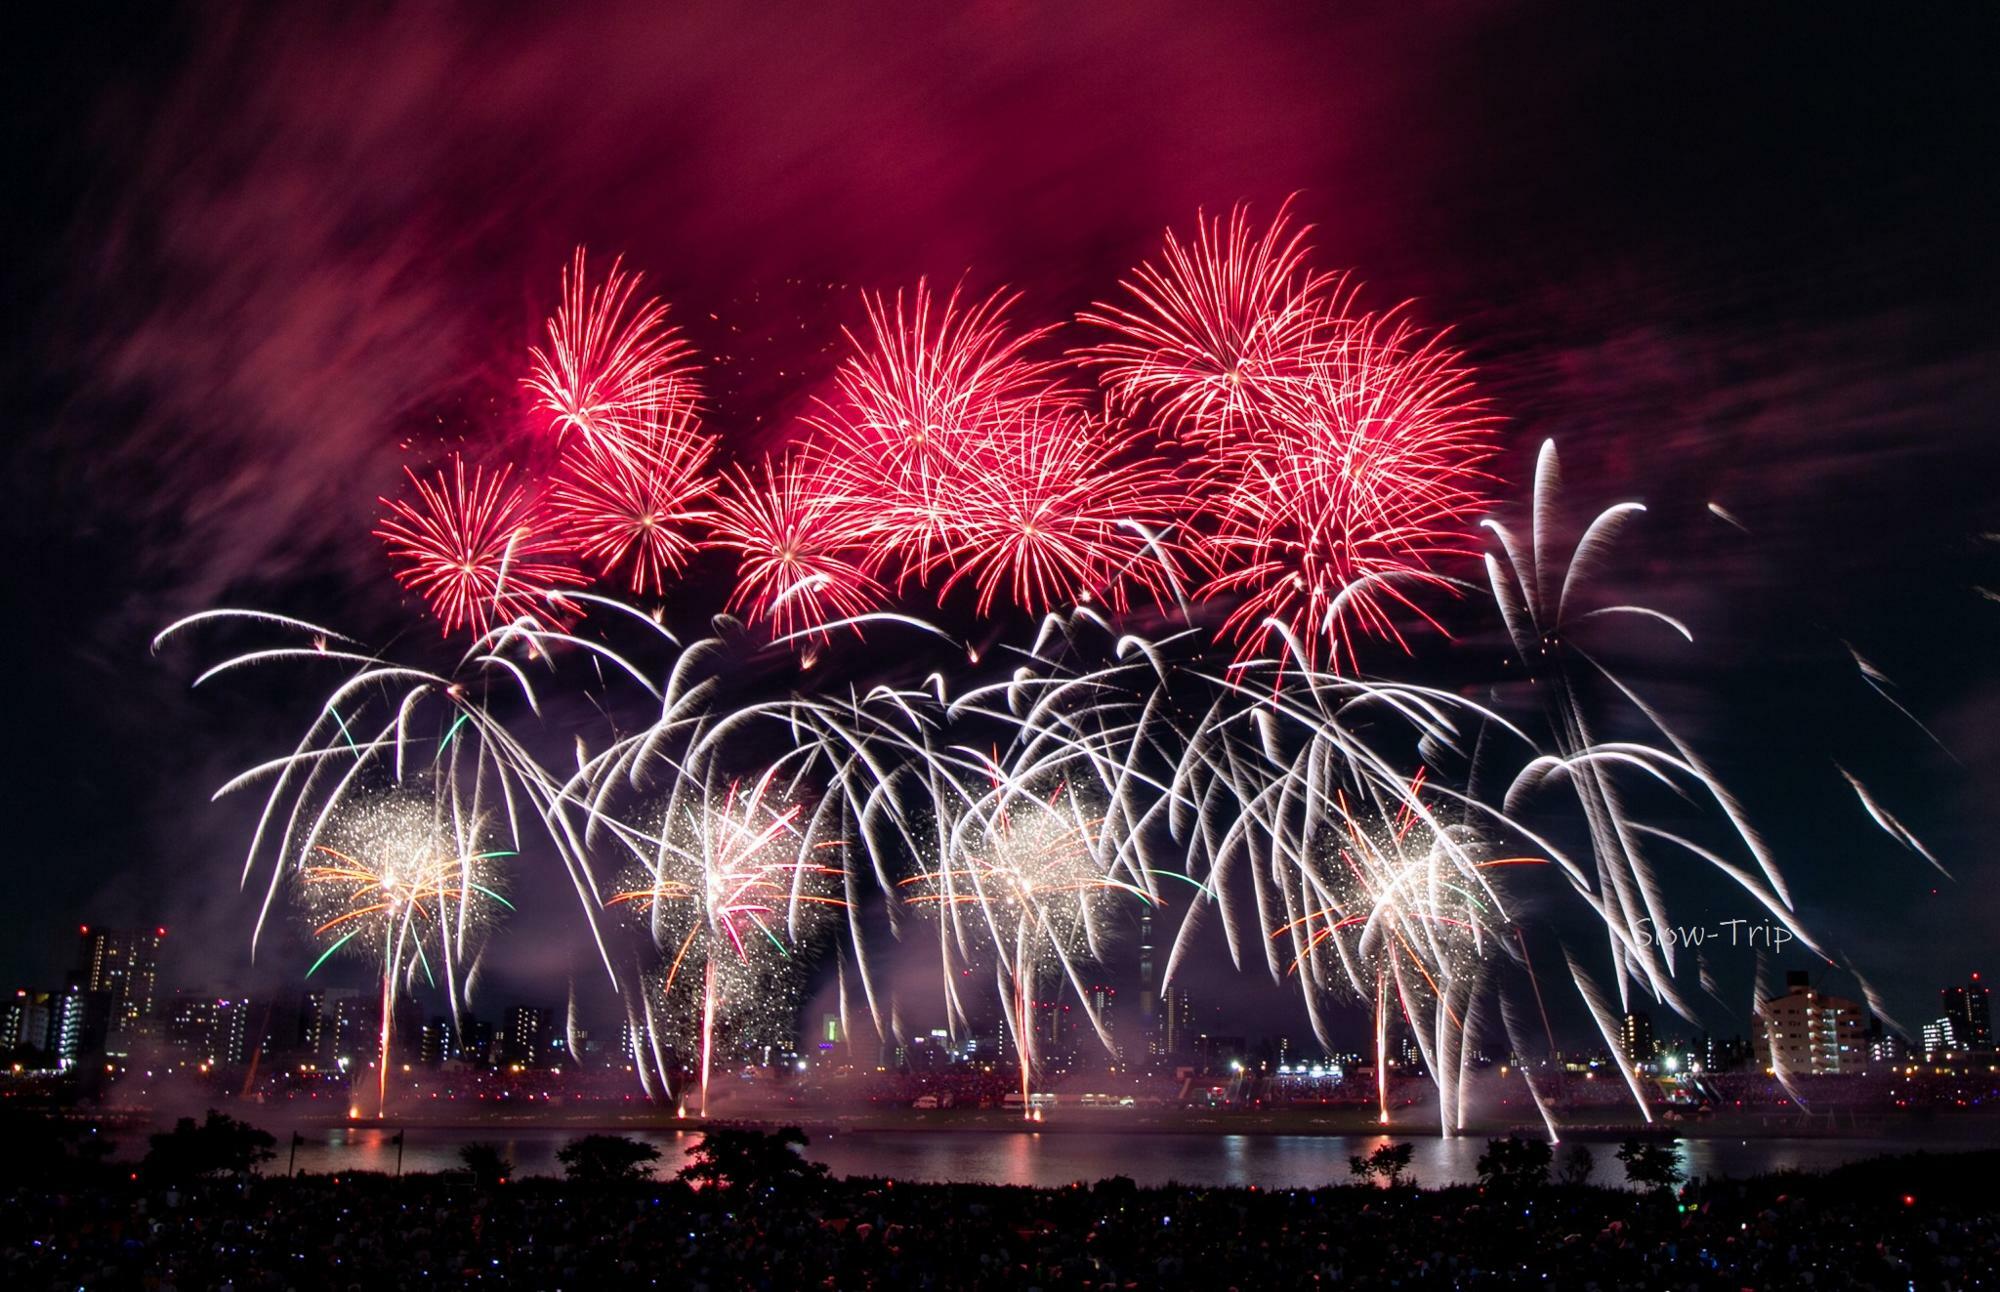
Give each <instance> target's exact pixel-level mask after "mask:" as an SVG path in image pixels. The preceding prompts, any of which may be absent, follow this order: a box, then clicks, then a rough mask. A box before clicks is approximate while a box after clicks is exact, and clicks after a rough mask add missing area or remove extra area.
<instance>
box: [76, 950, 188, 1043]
mask: <svg viewBox="0 0 2000 1292" xmlns="http://www.w3.org/2000/svg"><path fill="white" fill-rule="evenodd" d="M166 935H167V931H166V930H165V929H163V928H152V929H138V930H122V929H95V928H91V927H90V926H89V925H85V926H84V928H83V945H82V947H81V954H80V956H79V958H78V961H77V977H78V981H79V982H81V983H82V985H83V988H84V990H86V991H92V992H97V993H100V994H101V995H103V996H104V998H105V1000H106V1002H107V1012H106V1023H105V1026H106V1031H107V1033H108V1034H109V1035H110V1036H113V1037H116V1036H120V1035H122V1034H124V1033H126V1032H129V1031H131V1030H132V1026H133V1024H135V1023H137V1022H138V1021H139V1020H140V1019H142V1018H150V1017H151V1016H152V1013H153V993H154V992H155V990H157V988H158V985H159V972H160V940H161V939H162V938H164V937H166Z"/></svg>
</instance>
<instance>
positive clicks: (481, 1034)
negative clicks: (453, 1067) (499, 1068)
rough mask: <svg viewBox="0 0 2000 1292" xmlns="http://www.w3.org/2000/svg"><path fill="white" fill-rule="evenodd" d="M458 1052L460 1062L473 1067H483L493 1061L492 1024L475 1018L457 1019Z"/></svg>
mask: <svg viewBox="0 0 2000 1292" xmlns="http://www.w3.org/2000/svg"><path fill="white" fill-rule="evenodd" d="M458 1033H459V1034H458V1053H457V1055H456V1057H457V1059H458V1061H459V1062H460V1063H469V1064H471V1065H472V1066H473V1067H475V1068H483V1067H485V1066H486V1065H487V1064H489V1063H491V1062H493V1024H491V1023H487V1022H483V1021H481V1020H480V1019H476V1018H471V1017H467V1018H462V1019H460V1020H459V1021H458Z"/></svg>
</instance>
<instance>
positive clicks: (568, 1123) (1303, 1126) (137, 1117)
mask: <svg viewBox="0 0 2000 1292" xmlns="http://www.w3.org/2000/svg"><path fill="white" fill-rule="evenodd" d="M226 1107H227V1109H228V1111H230V1112H231V1113H232V1114H233V1115H236V1116H240V1117H243V1118H245V1119H247V1120H249V1121H252V1122H255V1123H257V1124H259V1125H263V1126H265V1127H267V1128H276V1129H281V1130H282V1129H299V1130H316V1131H319V1132H322V1133H324V1132H327V1131H332V1130H339V1129H355V1130H380V1129H387V1130H391V1131H395V1130H406V1129H407V1130H415V1131H441V1132H475V1133H478V1132H503V1131H510V1130H513V1131H532V1130H543V1129H557V1130H573V1131H578V1132H586V1131H609V1132H635V1131H638V1132H650V1133H655V1134H658V1133H664V1132H671V1131H684V1132H694V1133H698V1132H700V1131H701V1130H702V1129H703V1127H704V1126H705V1125H707V1124H708V1123H707V1122H705V1121H704V1119H702V1118H700V1117H677V1116H675V1115H674V1114H672V1113H671V1112H667V1111H664V1110H658V1109H651V1108H649V1109H647V1110H645V1111H643V1112H640V1111H635V1112H632V1113H629V1114H622V1115H621V1114H617V1113H612V1112H609V1111H607V1110H605V1109H603V1108H581V1107H579V1108H559V1107H548V1106H546V1105H544V1106H539V1107H536V1108H535V1109H534V1110H533V1111H532V1112H529V1111H525V1110H524V1111H523V1112H522V1113H520V1114H518V1115H509V1114H506V1113H496V1114H488V1115H484V1116H472V1117H468V1116H464V1115H453V1116H441V1117H440V1116H425V1115H423V1113H424V1112H426V1111H428V1110H413V1111H412V1113H411V1114H410V1115H407V1116H402V1115H398V1114H397V1112H396V1109H395V1108H394V1107H393V1106H392V1107H391V1108H390V1110H389V1115H388V1116H387V1117H386V1118H374V1117H362V1118H348V1117H342V1116H328V1115H326V1114H325V1113H324V1112H322V1111H321V1110H319V1109H306V1108H298V1107H295V1106H292V1105H286V1104H241V1103H236V1102H234V1101H231V1103H229V1104H228V1105H226ZM186 1112H187V1110H185V1109H176V1110H166V1109H141V1108H123V1109H119V1108H108V1109H103V1110H99V1114H98V1115H100V1116H103V1117H105V1118H107V1119H110V1120H116V1121H120V1122H126V1123H129V1124H132V1125H168V1124H171V1123H172V1121H173V1120H174V1118H175V1117H176V1116H179V1115H185V1113H186ZM1996 1112H2000V1110H1996V1111H1987V1110H1985V1109H1978V1110H1961V1111H1954V1112H1951V1113H1948V1114H1943V1115H1939V1116H1920V1115H1919V1116H1912V1115H1897V1114H1860V1115H1856V1116H1853V1117H1846V1116H1841V1117H1837V1118H1834V1119H1831V1120H1828V1119H1823V1118H1806V1117H1801V1116H1799V1115H1797V1114H1793V1115H1791V1116H1785V1115H1783V1114H1775V1113H1774V1114H1771V1115H1761V1114H1760V1115H1748V1114H1726V1115H1717V1116H1710V1117H1704V1118H1690V1119H1686V1120H1659V1121H1654V1122H1652V1123H1650V1124H1649V1123H1646V1122H1642V1121H1636V1120H1635V1121H1590V1120H1583V1119H1578V1120H1576V1121H1573V1122H1572V1121H1565V1120H1564V1119H1563V1118H1561V1117H1560V1116H1558V1118H1557V1120H1556V1125H1557V1130H1558V1132H1559V1133H1560V1135H1561V1137H1562V1138H1564V1139H1565V1140H1589V1141H1600V1140H1622V1139H1626V1138H1631V1137H1634V1136H1637V1137H1641V1138H1658V1139H1690V1140H1701V1139H1812V1138H1824V1139H1834V1140H1840V1139H1873V1138H1896V1137H1915V1138H1930V1137H1933V1136H1935V1137H1937V1138H1938V1139H1941V1140H1945V1139H1950V1140H1957V1141H1961V1142H1964V1143H1967V1144H1968V1145H1993V1146H2000V1115H1996ZM713 1121H714V1124H717V1125H740V1126H759V1127H766V1128H770V1127H777V1126H799V1127H802V1128H804V1129H806V1130H807V1131H809V1132H811V1133H813V1134H815V1135H835V1136H838V1135H874V1134H890V1135H893V1134H898V1133H908V1132H924V1133H933V1132H952V1133H962V1134H1018V1133H1020V1132H1023V1131H1026V1132H1032V1133H1036V1134H1044V1135H1061V1134H1064V1133H1066V1132H1076V1133H1087V1134H1106V1133H1116V1134H1131V1135H1148V1136H1151V1135H1216V1136H1242V1135H1250V1136H1324V1137H1327V1138H1352V1137H1355V1136H1364V1137H1373V1136H1391V1137H1395V1138H1401V1139H1408V1138H1412V1137H1418V1138H1436V1137H1438V1135H1439V1132H1438V1126H1437V1123H1436V1121H1435V1120H1434V1119H1426V1118H1425V1117H1424V1116H1423V1110H1422V1109H1421V1108H1411V1109H1408V1110H1405V1113H1404V1115H1402V1116H1399V1117H1398V1118H1397V1119H1396V1121H1395V1122H1393V1123H1392V1124H1391V1125H1389V1126H1382V1125H1380V1124H1378V1123H1377V1121H1376V1120H1375V1113H1374V1111H1373V1109H1355V1110H1352V1111H1349V1110H1333V1111H1329V1110H1324V1109H1311V1110H1303V1109H1301V1110H1276V1111H1273V1110H1260V1111H1241V1112H1218V1113H1199V1114H1189V1115H1163V1114H1162V1113H1160V1112H1159V1111H1157V1110H1151V1109H1148V1110H1143V1111H1134V1110H1131V1109H1095V1108H1062V1107H1058V1108H1056V1109H1053V1110H1051V1111H1050V1112H1049V1113H1048V1114H1047V1116H1046V1118H1045V1119H1044V1120H1042V1121H1039V1122H1029V1121H1027V1120H1025V1119H1024V1118H1023V1117H1022V1116H1021V1115H1020V1114H1019V1113H1018V1112H1012V1111H1003V1110H999V1109H963V1110H958V1109H951V1110H914V1109H889V1110H868V1111H864V1112H856V1113H847V1114H841V1113H832V1112H827V1111H823V1110H817V1109H807V1108H788V1109H745V1110H743V1111H742V1112H741V1113H739V1114H738V1115H735V1116H720V1115H719V1116H717V1117H716V1118H714V1119H713ZM1546 1133H1547V1132H1546V1129H1545V1127H1544V1126H1543V1124H1542V1123H1541V1122H1540V1121H1538V1120H1537V1121H1516V1122H1498V1121H1494V1122H1487V1123H1484V1124H1478V1125H1473V1126H1468V1127H1467V1128H1466V1129H1464V1130H1463V1131H1461V1132H1459V1137H1462V1138H1473V1137H1488V1138H1490V1137H1495V1136H1504V1135H1508V1134H1516V1135H1522V1136H1528V1137H1534V1138H1540V1137H1542V1136H1544V1135H1546Z"/></svg>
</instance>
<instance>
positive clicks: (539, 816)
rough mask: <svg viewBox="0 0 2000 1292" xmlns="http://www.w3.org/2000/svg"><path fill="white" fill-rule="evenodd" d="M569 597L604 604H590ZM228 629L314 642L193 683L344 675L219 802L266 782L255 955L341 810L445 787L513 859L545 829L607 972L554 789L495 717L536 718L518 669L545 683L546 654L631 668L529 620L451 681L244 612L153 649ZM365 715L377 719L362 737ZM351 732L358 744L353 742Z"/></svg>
mask: <svg viewBox="0 0 2000 1292" xmlns="http://www.w3.org/2000/svg"><path fill="white" fill-rule="evenodd" d="M567 595H574V596H576V597H578V598H579V599H581V600H583V601H585V602H599V601H601V599H599V598H596V597H594V595H593V594H588V593H578V594H567ZM639 618H640V619H641V620H642V621H644V617H643V616H639ZM233 620H240V621H242V622H243V623H245V624H248V625H253V626H260V627H261V626H266V625H271V624H274V623H275V624H276V625H277V626H279V627H281V628H284V629H286V630H288V631H291V632H300V633H305V634H308V635H310V636H311V638H312V639H313V641H314V644H313V645H311V646H307V647H280V648H276V649H255V650H249V651H244V652H241V653H239V654H237V655H234V656H231V657H229V658H227V659H225V660H224V661H223V662H222V663H220V664H217V665H215V666H213V667H211V668H210V669H208V670H207V671H205V672H204V673H202V674H201V676H200V677H199V678H198V679H197V684H199V683H200V682H202V681H206V680H208V679H211V678H214V677H216V676H219V675H221V674H222V673H225V672H233V671H235V670H237V669H240V668H245V667H252V666H258V665H264V664H270V663H276V662H325V663H332V664H334V665H336V666H338V667H342V668H345V669H350V670H351V671H350V672H349V673H348V675H347V676H346V677H345V678H343V679H342V680H341V681H340V682H339V684H338V685H336V686H335V687H334V688H333V689H332V690H331V691H330V692H328V693H327V695H326V697H325V699H324V700H322V701H321V703H320V706H319V709H318V711H317V712H316V713H315V715H314V717H313V719H312V721H311V722H310V723H309V724H308V726H307V729H306V732H305V734H304V735H303V736H302V737H301V738H300V739H299V741H298V742H297V743H296V744H295V745H294V747H293V749H292V752H291V753H290V754H288V755H284V756H281V757H278V758H274V759H270V760H267V761H265V762H262V763H259V764H257V765H255V766H253V767H251V768H250V769H248V770H247V771H245V772H243V773H241V774H239V775H237V776H235V777H233V778H231V779H230V780H229V781H227V782H225V783H224V784H223V785H222V786H221V788H219V789H218V790H217V791H216V795H215V797H217V798H218V799H219V798H221V797H223V796H225V795H229V794H232V793H236V792H238V791H241V790H244V789H247V788H249V787H251V786H253V785H255V784H257V783H258V782H263V781H267V782H269V783H270V788H269V790H268V792H267V793H266V795H265V797H264V803H263V807H262V810H261V812H260V813H259V817H258V824H257V826H256V828H255V830H254V831H253V832H252V835H251V839H250V843H249V847H248V849H247V850H246V852H245V856H244V868H243V881H244V883H245V884H246V885H247V884H248V883H249V882H250V879H251V877H252V876H253V875H254V874H256V872H257V869H258V867H259V865H260V864H263V865H268V867H269V874H270V878H269V881H268V884H267V885H266V890H265V896H264V901H263V905H262V907H261V909H260V912H259V916H258V920H257V926H256V929H255V930H254V931H253V934H252V948H253V951H254V948H255V946H256V944H257V941H258V939H259V937H260V936H261V934H262V932H263V928H264V925H265V923H266V921H267V920H268V918H269V916H270V913H271V910H272V907H273V905H274V904H275V902H276V900H277V897H278V895H279V893H280V891H281V890H282V887H283V884H284V882H285V879H286V877H287V875H288V874H289V873H291V871H292V870H293V869H294V868H295V867H297V866H298V865H301V864H303V863H304V860H305V859H307V858H309V857H310V856H311V855H312V849H313V848H314V846H315V845H316V844H318V843H319V842H320V840H321V837H322V835H323V834H324V833H325V831H327V830H328V829H329V828H330V827H331V826H332V825H333V823H335V822H336V821H337V819H338V818H339V815H340V813H341V812H342V811H343V809H344V808H345V807H346V806H347V805H348V804H349V803H350V801H352V800H357V799H359V798H362V797H364V796H365V795H366V794H368V793H369V792H371V791H373V790H375V789H378V788H381V787H383V786H397V785H402V784H405V783H410V782H413V781H416V780H419V779H431V778H435V777H439V776H442V777H443V778H444V779H445V781H446V782H447V784H446V791H445V792H446V794H447V798H446V802H447V805H448V807H449V809H450V811H451V812H452V813H453V816H454V819H455V820H457V821H459V822H461V823H463V822H465V821H468V820H472V819H483V818H484V817H485V815H486V814H487V813H488V811H489V808H488V804H489V802H492V801H493V800H496V799H497V805H496V806H495V807H493V808H492V809H491V810H492V811H494V812H496V813H497V814H498V817H499V819H500V820H501V821H503V822H504V823H505V826H506V832H507V833H506V837H507V841H508V845H509V846H510V847H512V848H514V849H515V850H519V849H520V848H521V846H522V840H523V837H524V827H525V826H526V825H528V824H530V823H533V824H535V825H539V826H540V827H542V829H543V831H544V833H545V836H546V838H547V839H548V841H549V842H550V843H551V845H552V846H554V848H555V850H556V852H557V854H558V855H559V856H560V857H561V858H562V860H563V862H564V865H565V867H566V868H567V870H568V872H569V876H570V878H571V880H572V883H573V884H574V886H575V887H576V890H577V894H578V897H579V899H580V901H581V905H582V909H583V911H584V912H585V915H586V922H587V924H588V927H589V929H590V932H591V935H592V938H593V940H594V941H595V942H596V944H597V947H598V952H599V955H600V956H601V957H602V958H603V960H604V962H605V966H606V969H607V971H612V962H611V958H610V954H609V951H608V949H607V948H606V947H605V945H604V942H603V938H602V934H601V931H600V930H599V929H598V927H597V924H596V920H595V918H594V912H595V910H596V909H597V908H598V906H599V905H600V899H599V897H598V895H597V892H596V889H595V886H594V882H593V881H592V879H591V877H590V873H589V870H588V866H587V855H586V850H585V849H584V848H583V846H582V840H581V838H580V837H579V836H578V835H577V834H576V833H575V832H574V831H573V830H572V829H571V828H570V823H569V821H568V820H567V818H566V816H565V815H564V813H563V812H562V811H561V808H562V806H563V804H562V801H561V797H560V786H558V785H557V783H556V782H555V781H554V780H553V778H551V777H550V776H549V774H548V773H547V771H546V770H545V769H544V768H543V767H542V766H541V764H540V763H539V762H537V761H536V759H535V758H534V757H533V755H532V754H531V753H530V752H529V751H528V749H527V748H526V747H525V746H524V745H523V744H522V743H521V741H520V740H519V739H518V738H517V737H516V736H515V735H514V734H513V733H512V732H510V731H509V730H508V728H507V725H506V723H505V722H504V721H503V720H502V718H501V717H500V716H498V715H497V713H496V710H497V709H498V708H499V707H500V706H501V705H503V704H504V703H515V704H519V705H521V706H523V707H525V708H526V709H528V710H529V711H530V712H533V711H535V710H537V708H538V703H537V700H536V694H535V690H534V687H533V685H532V684H531V682H530V681H529V677H528V674H527V672H526V670H525V666H526V665H529V664H538V665H539V666H541V667H542V668H544V669H546V670H549V671H551V672H554V671H555V669H556V658H555V657H556V655H557V654H569V653H576V654H581V655H584V656H587V657H590V658H594V659H600V660H609V661H610V662H612V663H613V665H614V667H615V668H616V669H617V671H618V672H619V673H622V674H623V675H624V676H626V677H628V678H631V679H634V680H635V681H637V682H638V683H639V685H640V686H641V687H642V689H649V684H647V683H646V682H645V675H644V672H643V671H642V670H641V669H640V667H639V666H638V665H636V664H634V663H633V662H631V661H630V660H627V659H625V658H623V657H622V656H620V655H618V654H617V653H616V652H615V651H612V650H611V649H610V648H608V647H606V646H604V645H602V644H601V643H597V642H590V641H586V640H584V639H581V638H577V637H574V636H571V635H568V634H563V633H555V632H549V631H545V630H543V629H541V628H539V627H538V626H536V625H535V624H534V623H533V621H532V620H528V619H523V620H521V621H518V622H516V623H513V624H508V625H504V626H502V627H498V628H494V629H492V630H490V631H489V632H488V633H486V634H485V635H484V636H482V637H480V638H478V639H477V640H475V641H474V642H473V643H472V644H471V646H470V647H468V648H467V650H466V652H465V653H464V654H463V655H462V656H460V658H459V660H458V664H457V667H456V668H455V669H454V670H453V671H451V672H450V673H443V672H437V671H433V670H430V669H425V668H417V667H411V666H408V665H400V664H395V663H391V662H388V661H385V660H383V659H382V658H380V657H379V656H373V655H365V654H361V653H359V652H350V651H333V650H327V649H323V648H322V647H321V646H320V645H319V643H320V642H323V641H325V640H326V639H327V638H328V636H329V634H328V633H327V631H326V630H324V629H319V628H317V627H316V626H314V625H310V624H303V623H297V622H291V621H278V620H274V619H273V618H272V617H270V616H266V615H261V614H258V613H255V612H248V613H244V614H240V615H239V614H237V613H235V612H204V613H203V614H200V615H195V616H191V617H189V618H187V619H183V620H181V621H179V622H177V623H175V624H173V625H171V626H169V627H168V628H167V629H166V630H164V631H163V632H161V633H160V635H159V636H158V637H157V638H155V641H154V645H155V649H158V648H159V646H161V645H162V644H163V643H165V642H167V641H168V640H171V639H174V638H177V637H178V636H179V635H180V634H181V633H182V632H184V631H189V630H191V629H193V628H195V627H197V626H208V625H214V624H226V623H229V622H231V621H233ZM645 622H650V621H645ZM496 684H497V685H496ZM369 714H373V715H374V717H373V719H372V720H371V721H370V723H369V725H367V726H365V727H364V726H362V723H363V720H364V718H365V717H366V716H367V715H369ZM357 728H358V729H360V730H361V732H362V738H361V739H356V738H355V736H354V735H353V734H352V733H353V731H354V730H356V729H357Z"/></svg>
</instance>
